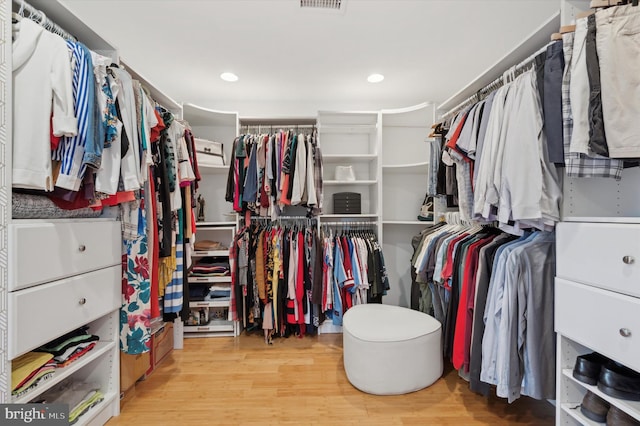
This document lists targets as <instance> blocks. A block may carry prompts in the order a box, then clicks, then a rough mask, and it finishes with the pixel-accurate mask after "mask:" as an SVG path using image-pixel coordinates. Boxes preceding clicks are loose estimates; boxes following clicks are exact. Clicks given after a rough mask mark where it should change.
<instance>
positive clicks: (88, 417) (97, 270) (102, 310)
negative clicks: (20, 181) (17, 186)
mask: <svg viewBox="0 0 640 426" xmlns="http://www.w3.org/2000/svg"><path fill="white" fill-rule="evenodd" d="M9 230H10V232H9V233H10V235H12V236H13V237H14V239H12V247H14V249H15V250H14V251H12V252H11V260H12V262H11V264H12V266H13V268H12V269H13V270H14V273H13V274H12V277H13V278H12V280H11V285H10V286H9V287H10V288H13V289H18V290H15V291H11V292H9V293H8V295H7V298H8V325H9V327H8V343H9V346H8V359H9V361H10V362H11V361H12V360H14V359H16V358H17V357H18V356H20V355H22V354H24V353H26V352H29V351H31V350H33V349H35V348H38V347H40V346H43V345H45V344H46V343H48V342H50V341H52V340H54V339H56V338H58V337H60V336H62V335H64V334H66V333H68V332H70V331H73V330H75V329H77V328H80V327H82V326H88V327H89V328H88V332H89V333H91V334H95V335H97V336H99V337H100V339H99V341H98V342H97V344H96V346H95V347H94V348H93V349H92V350H91V351H89V352H87V353H86V354H85V355H83V356H82V357H80V358H78V359H77V360H76V361H74V362H72V363H71V364H69V365H68V366H66V367H64V368H59V369H56V370H55V373H54V375H53V377H52V378H50V379H48V380H46V381H44V382H42V383H40V384H38V386H37V387H36V388H34V389H32V390H30V391H29V392H28V393H26V394H24V395H20V396H18V397H12V398H11V399H10V401H11V402H15V403H27V402H29V401H32V400H34V399H36V398H37V397H38V396H40V395H42V394H43V393H44V392H46V391H47V390H49V389H51V388H53V387H54V386H56V385H58V384H60V383H61V382H63V381H67V380H69V381H90V382H91V383H96V384H98V385H99V387H100V390H101V391H102V393H103V394H104V395H105V399H104V401H103V402H101V403H100V404H98V405H96V406H95V407H93V408H92V409H91V410H89V412H87V413H85V414H84V415H82V417H81V418H80V419H79V423H80V424H90V423H91V424H104V423H105V422H106V421H107V419H108V418H109V417H111V416H114V415H118V413H119V412H120V400H119V391H120V389H119V381H118V377H119V368H120V364H119V359H120V357H119V327H120V315H119V313H120V306H121V304H122V296H121V289H122V285H121V281H122V266H121V264H122V260H121V255H120V253H121V246H122V243H121V236H120V235H121V231H120V222H116V221H104V220H92V219H83V220H75V221H70V220H59V221H51V222H48V223H44V222H42V221H28V220H26V221H20V222H19V223H17V224H14V225H10V226H9ZM38 230H40V231H41V232H42V234H41V235H42V236H40V237H38V234H37V231H38ZM53 236H55V238H54V237H53ZM43 238H44V239H45V240H44V241H46V242H47V243H46V244H42V241H43ZM47 238H48V239H47ZM36 241H37V242H38V244H36ZM31 243H33V245H31ZM52 244H55V245H56V247H52ZM79 247H84V250H79ZM69 259H74V260H75V261H74V262H73V263H71V262H69ZM38 262H40V263H41V265H38ZM56 262H58V264H57V265H54V263H56ZM42 264H44V265H45V266H50V267H43V266H42ZM29 266H30V267H29ZM14 268H15V269H14ZM18 284H21V285H18ZM22 284H25V285H26V284H28V285H29V287H28V288H21V287H23V286H24V285H22ZM7 392H10V389H7Z"/></svg>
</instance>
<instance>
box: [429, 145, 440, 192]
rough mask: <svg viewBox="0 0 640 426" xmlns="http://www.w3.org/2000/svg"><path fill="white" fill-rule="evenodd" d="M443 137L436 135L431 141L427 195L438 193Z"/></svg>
mask: <svg viewBox="0 0 640 426" xmlns="http://www.w3.org/2000/svg"><path fill="white" fill-rule="evenodd" d="M441 145H442V137H441V136H436V137H435V139H433V140H431V141H429V175H428V177H427V195H430V196H432V197H435V196H436V195H438V189H437V188H438V169H439V167H440V157H441V156H442V149H441Z"/></svg>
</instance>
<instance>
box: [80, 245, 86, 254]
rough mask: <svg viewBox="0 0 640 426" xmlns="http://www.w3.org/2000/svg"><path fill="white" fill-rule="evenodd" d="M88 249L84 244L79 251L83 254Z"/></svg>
mask: <svg viewBox="0 0 640 426" xmlns="http://www.w3.org/2000/svg"><path fill="white" fill-rule="evenodd" d="M86 249H87V246H85V245H84V244H80V247H78V251H79V252H80V253H83V252H84V251H85V250H86Z"/></svg>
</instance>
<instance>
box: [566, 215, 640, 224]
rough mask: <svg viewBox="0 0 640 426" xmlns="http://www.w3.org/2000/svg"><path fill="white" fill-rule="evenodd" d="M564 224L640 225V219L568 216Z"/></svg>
mask: <svg viewBox="0 0 640 426" xmlns="http://www.w3.org/2000/svg"><path fill="white" fill-rule="evenodd" d="M562 221H563V222H592V223H640V217H611V216H608V217H595V216H594V217H589V216H574V217H571V216H568V217H563V218H562Z"/></svg>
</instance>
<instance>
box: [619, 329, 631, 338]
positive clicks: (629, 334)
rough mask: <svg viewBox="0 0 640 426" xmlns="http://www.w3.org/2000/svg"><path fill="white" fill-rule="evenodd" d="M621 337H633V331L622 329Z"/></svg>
mask: <svg viewBox="0 0 640 426" xmlns="http://www.w3.org/2000/svg"><path fill="white" fill-rule="evenodd" d="M620 335H621V336H622V337H631V330H629V329H628V328H621V329H620Z"/></svg>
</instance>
